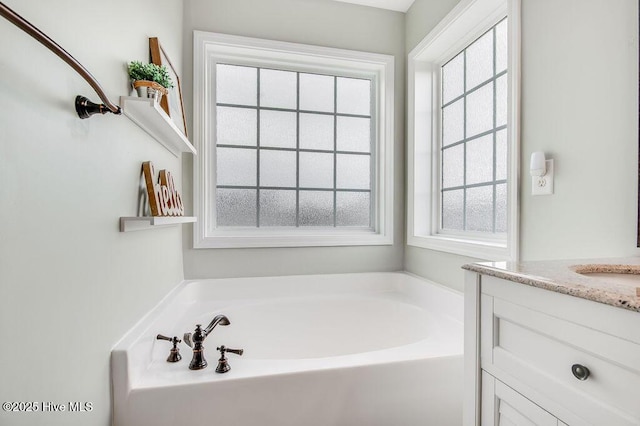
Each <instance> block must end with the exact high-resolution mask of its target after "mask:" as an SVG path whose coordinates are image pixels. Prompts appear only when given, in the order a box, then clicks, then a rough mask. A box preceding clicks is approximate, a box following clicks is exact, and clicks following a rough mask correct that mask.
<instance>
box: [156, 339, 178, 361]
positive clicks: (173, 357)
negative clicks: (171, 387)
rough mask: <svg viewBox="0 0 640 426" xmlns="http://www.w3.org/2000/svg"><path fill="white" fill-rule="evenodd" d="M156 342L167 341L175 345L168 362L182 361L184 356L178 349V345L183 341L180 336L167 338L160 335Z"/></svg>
mask: <svg viewBox="0 0 640 426" xmlns="http://www.w3.org/2000/svg"><path fill="white" fill-rule="evenodd" d="M156 340H167V341H169V342H171V343H173V347H172V348H171V351H170V352H169V357H168V358H167V362H178V361H180V360H181V359H182V355H180V349H178V343H180V342H181V341H182V340H180V339H178V336H173V337H167V336H163V335H162V334H158V335H157V336H156Z"/></svg>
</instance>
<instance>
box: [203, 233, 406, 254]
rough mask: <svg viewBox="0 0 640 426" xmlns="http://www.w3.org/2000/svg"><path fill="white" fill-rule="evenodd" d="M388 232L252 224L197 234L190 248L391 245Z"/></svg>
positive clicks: (391, 241)
mask: <svg viewBox="0 0 640 426" xmlns="http://www.w3.org/2000/svg"><path fill="white" fill-rule="evenodd" d="M391 244H393V238H392V237H391V236H390V235H383V234H379V233H375V232H374V231H372V230H359V229H358V230H356V229H354V230H343V229H341V230H327V229H326V228H322V229H319V230H318V232H316V233H313V231H311V230H310V232H306V233H304V234H302V233H300V232H296V233H288V234H287V233H286V232H282V231H278V230H277V229H273V230H266V229H265V230H261V231H259V232H256V230H255V228H251V229H246V230H242V229H240V228H237V229H232V230H231V229H229V230H217V231H216V233H215V234H213V235H208V236H203V237H201V238H197V237H196V239H195V241H194V248H196V249H199V248H270V247H337V246H375V245H391Z"/></svg>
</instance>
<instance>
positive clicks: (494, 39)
mask: <svg viewBox="0 0 640 426" xmlns="http://www.w3.org/2000/svg"><path fill="white" fill-rule="evenodd" d="M491 39H492V40H493V46H492V47H493V50H492V53H493V57H492V59H493V61H492V62H493V77H494V80H493V129H494V132H493V176H492V178H493V218H492V220H491V222H492V228H491V230H492V231H493V233H495V232H496V218H497V216H498V215H497V210H496V209H497V205H498V203H497V201H496V195H497V193H498V191H497V185H496V183H495V182H496V152H497V149H496V134H497V132H496V131H495V128H496V124H498V118H497V116H496V111H497V109H498V108H497V102H498V96H497V90H498V84H497V79H496V27H495V26H494V27H493V29H492V30H491Z"/></svg>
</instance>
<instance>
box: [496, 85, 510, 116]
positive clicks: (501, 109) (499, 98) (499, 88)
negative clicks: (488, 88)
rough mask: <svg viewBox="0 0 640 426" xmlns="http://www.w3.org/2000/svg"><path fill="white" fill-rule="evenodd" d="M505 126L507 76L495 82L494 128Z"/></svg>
mask: <svg viewBox="0 0 640 426" xmlns="http://www.w3.org/2000/svg"><path fill="white" fill-rule="evenodd" d="M506 124H507V76H506V74H505V75H503V76H502V77H498V79H497V80H496V127H500V126H505V125H506Z"/></svg>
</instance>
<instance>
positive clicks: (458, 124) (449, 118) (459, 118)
mask: <svg viewBox="0 0 640 426" xmlns="http://www.w3.org/2000/svg"><path fill="white" fill-rule="evenodd" d="M462 139H464V100H463V99H460V100H459V101H456V102H454V103H452V104H451V105H447V106H446V107H444V108H443V109H442V145H443V146H447V145H450V144H452V143H455V142H459V141H461V140H462Z"/></svg>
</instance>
